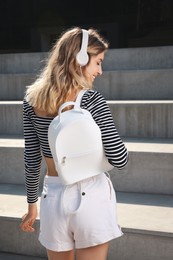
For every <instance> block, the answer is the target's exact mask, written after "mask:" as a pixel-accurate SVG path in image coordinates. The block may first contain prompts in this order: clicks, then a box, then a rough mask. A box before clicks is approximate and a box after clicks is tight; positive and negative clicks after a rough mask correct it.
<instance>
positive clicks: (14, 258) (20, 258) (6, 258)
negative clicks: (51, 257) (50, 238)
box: [0, 253, 48, 260]
mask: <svg viewBox="0 0 173 260" xmlns="http://www.w3.org/2000/svg"><path fill="white" fill-rule="evenodd" d="M47 259H48V258H47V257H46V258H45V257H44V258H43V257H34V256H26V255H16V254H8V253H0V260H47Z"/></svg>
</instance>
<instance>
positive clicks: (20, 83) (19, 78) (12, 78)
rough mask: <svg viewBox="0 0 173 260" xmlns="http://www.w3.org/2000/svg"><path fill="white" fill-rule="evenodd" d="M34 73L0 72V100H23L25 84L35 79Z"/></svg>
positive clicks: (27, 84)
mask: <svg viewBox="0 0 173 260" xmlns="http://www.w3.org/2000/svg"><path fill="white" fill-rule="evenodd" d="M35 76H36V75H35V74H32V73H28V74H24V73H23V74H0V88H1V93H0V100H2V101H6V100H8V101H11V100H23V97H24V92H25V91H26V86H29V85H30V84H31V83H32V82H34V80H35Z"/></svg>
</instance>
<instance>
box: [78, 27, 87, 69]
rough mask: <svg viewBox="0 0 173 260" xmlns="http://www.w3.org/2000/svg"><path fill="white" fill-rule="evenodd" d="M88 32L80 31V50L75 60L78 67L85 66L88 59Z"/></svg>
mask: <svg viewBox="0 0 173 260" xmlns="http://www.w3.org/2000/svg"><path fill="white" fill-rule="evenodd" d="M88 37H89V36H88V31H87V30H84V29H82V43H81V49H80V51H79V52H78V53H77V55H76V60H77V62H78V64H79V65H80V66H85V65H86V64H87V63H88V60H89V57H88V53H87V47H88Z"/></svg>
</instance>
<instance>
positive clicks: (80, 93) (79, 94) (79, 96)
mask: <svg viewBox="0 0 173 260" xmlns="http://www.w3.org/2000/svg"><path fill="white" fill-rule="evenodd" d="M86 91H87V89H81V90H80V91H79V93H78V95H77V98H76V101H75V107H76V106H78V107H80V103H81V100H82V97H83V95H84V93H85V92H86Z"/></svg>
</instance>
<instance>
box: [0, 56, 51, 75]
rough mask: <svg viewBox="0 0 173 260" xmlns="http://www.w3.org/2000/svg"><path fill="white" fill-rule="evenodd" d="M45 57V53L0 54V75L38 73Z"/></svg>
mask: <svg viewBox="0 0 173 260" xmlns="http://www.w3.org/2000/svg"><path fill="white" fill-rule="evenodd" d="M47 56H48V53H45V52H34V53H8V54H6V53H5V54H0V57H1V58H0V73H1V74H4V73H7V74H11V73H38V72H39V71H40V70H41V69H42V68H43V66H44V64H45V60H46V58H47Z"/></svg>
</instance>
